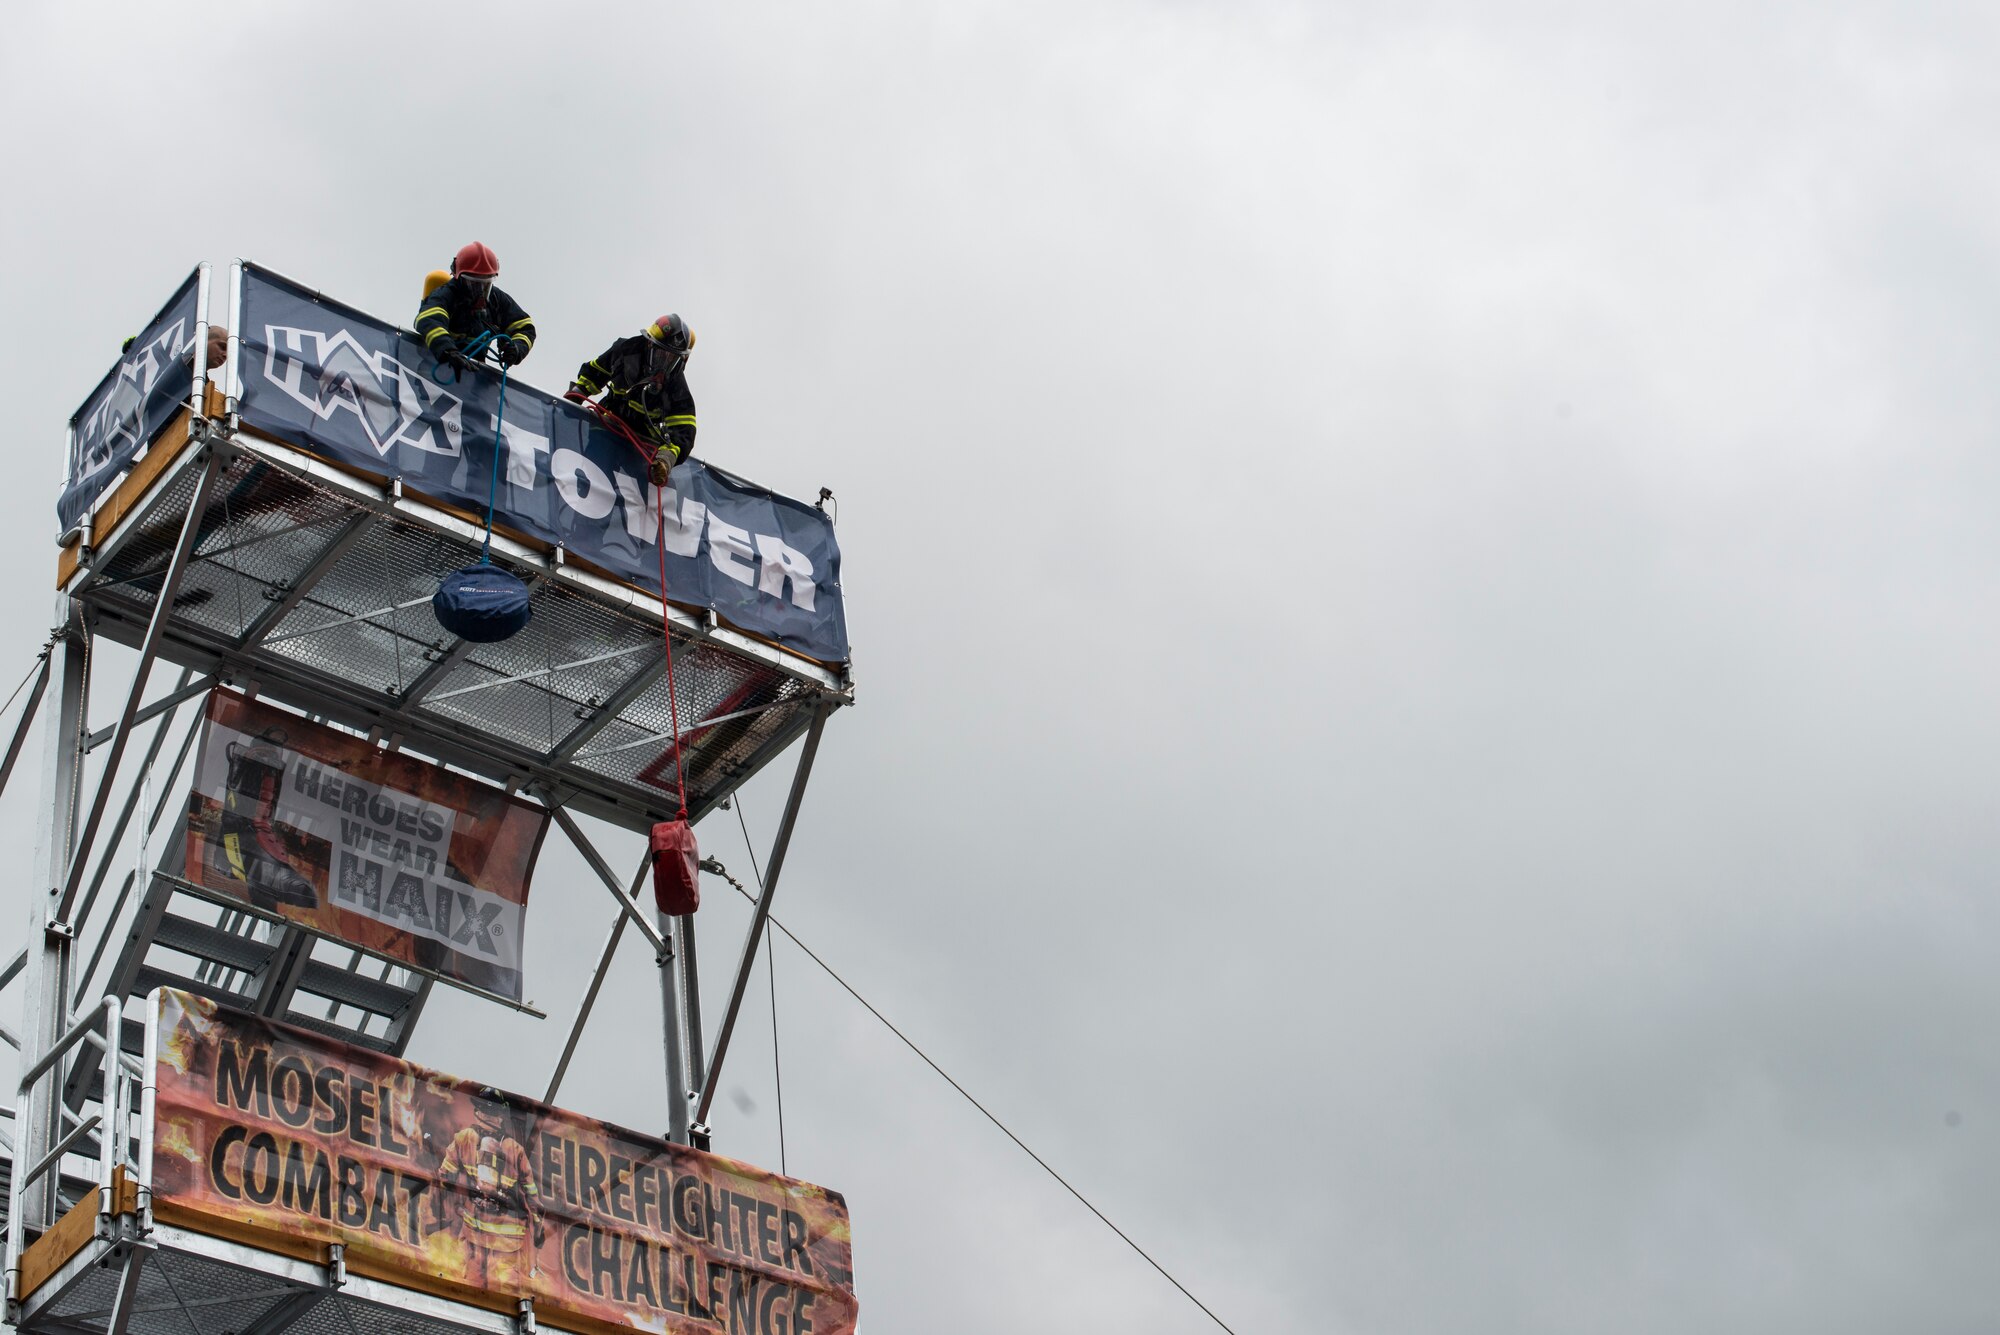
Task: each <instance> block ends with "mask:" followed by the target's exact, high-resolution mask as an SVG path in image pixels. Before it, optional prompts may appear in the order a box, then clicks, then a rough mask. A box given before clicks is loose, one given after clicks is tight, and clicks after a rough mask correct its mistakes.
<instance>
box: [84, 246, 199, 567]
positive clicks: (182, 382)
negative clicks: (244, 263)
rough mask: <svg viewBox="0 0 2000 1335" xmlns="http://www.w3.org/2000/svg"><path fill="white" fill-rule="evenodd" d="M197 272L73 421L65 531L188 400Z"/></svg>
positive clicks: (197, 280)
mask: <svg viewBox="0 0 2000 1335" xmlns="http://www.w3.org/2000/svg"><path fill="white" fill-rule="evenodd" d="M200 276H201V271H200V270H199V269H197V270H195V272H193V273H191V274H189V275H188V277H187V281H186V282H185V283H182V284H181V286H180V290H179V291H178V292H176V293H174V295H173V298H172V300H170V301H168V302H167V304H166V305H165V306H164V307H163V308H161V310H160V313H159V314H158V315H155V316H154V317H153V320H152V323H150V324H148V325H147V326H146V327H145V328H144V329H143V330H141V331H140V333H139V336H138V337H137V338H135V339H133V340H132V347H131V349H130V350H129V351H128V352H126V353H125V355H124V356H123V357H121V358H120V359H119V361H118V365H116V366H114V367H112V368H111V373H110V374H109V375H107V376H105V377H104V379H103V380H101V381H99V382H98V385H97V388H96V389H94V390H92V391H91V392H90V397H89V398H87V399H85V400H84V401H83V407H81V408H79V409H77V410H76V416H74V417H72V418H70V419H69V424H70V444H69V472H68V473H67V475H66V476H65V477H64V479H63V490H62V496H61V497H60V498H59V499H58V500H57V501H56V517H57V518H58V519H59V520H61V521H62V531H63V532H64V533H67V532H69V531H70V530H71V529H73V528H75V527H76V526H77V524H78V523H79V522H81V521H82V519H83V517H84V516H85V515H87V514H89V513H90V511H91V509H92V508H93V507H94V506H95V505H96V504H97V500H98V497H100V496H102V495H103V494H104V492H105V491H106V490H107V489H108V488H109V487H110V486H111V484H112V483H113V482H115V481H117V479H118V476H119V474H121V473H123V472H124V471H125V470H126V469H127V468H128V467H130V466H131V464H132V461H133V459H135V458H137V457H138V454H139V450H140V449H141V448H142V447H143V446H144V445H145V444H146V442H147V441H149V440H151V439H152V438H153V437H154V436H155V435H158V434H159V431H160V428H161V427H163V426H165V425H166V424H167V422H168V421H169V420H171V419H172V417H173V415H174V414H175V413H177V412H179V411H180V410H181V405H183V404H185V403H186V402H187V401H188V396H189V393H190V391H192V390H193V388H194V362H193V359H192V358H190V357H189V356H188V354H189V352H190V351H191V350H192V349H193V347H194V326H195V319H196V311H195V299H196V296H197V294H198V293H199V291H200V287H201V284H200V281H199V280H200Z"/></svg>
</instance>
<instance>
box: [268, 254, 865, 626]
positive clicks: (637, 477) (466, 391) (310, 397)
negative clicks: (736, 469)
mask: <svg viewBox="0 0 2000 1335" xmlns="http://www.w3.org/2000/svg"><path fill="white" fill-rule="evenodd" d="M240 318H241V321H242V329H241V331H240V332H241V335H242V353H241V356H242V363H241V365H242V385H243V393H242V401H241V404H240V408H241V415H242V419H243V421H244V423H245V424H246V425H248V426H250V427H252V428H254V429H255V430H258V431H262V432H264V433H266V434H268V435H270V436H273V437H275V438H277V439H279V440H283V441H286V442H288V443H290V444H293V445H296V446H298V447H299V448H300V449H304V450H309V451H311V452H312V453H314V454H318V455H321V456H323V457H325V458H328V459H331V460H334V461H336V462H338V463H342V464H345V465H347V466H349V467H352V468H357V469H361V470H364V471H367V472H370V473H375V474H380V475H382V476H385V477H401V478H402V479H403V481H404V485H405V486H406V487H408V488H409V489H411V490H413V491H418V492H421V493H423V494H424V495H426V496H429V497H431V498H433V499H435V500H439V501H442V502H445V503H446V504H449V505H454V506H458V507H461V508H463V509H466V510H469V511H473V512H475V513H477V514H481V515H484V514H485V512H486V504H487V496H488V491H489V487H490V486H493V485H494V483H493V481H492V468H493V456H494V447H495V442H496V433H495V430H494V413H495V411H496V409H497V408H498V407H499V399H500V377H499V373H498V372H497V371H494V370H491V369H481V370H478V371H471V372H467V373H466V374H465V375H464V376H463V378H453V377H452V376H451V375H449V374H447V376H446V380H445V382H444V383H442V384H440V383H439V382H438V380H437V379H435V378H434V376H433V372H436V371H438V363H437V361H436V360H435V359H434V358H432V357H431V356H430V355H429V354H428V353H426V352H425V351H424V349H423V346H422V345H421V344H420V343H418V342H417V341H416V340H415V339H414V338H413V337H412V336H410V335H409V334H407V333H405V332H404V331H402V330H400V329H397V328H395V327H394V326H392V325H388V324H385V323H383V322H382V321H380V320H377V319H375V318H374V317H372V316H368V315H364V314H362V313H361V312H359V311H356V310H353V309H352V308H350V307H347V306H342V305H340V304H338V303H336V302H333V301H329V300H328V299H326V298H325V297H321V296H319V295H317V294H315V293H312V292H308V291H307V290H306V289H304V288H301V287H299V286H297V285H296V284H293V283H291V282H288V281H287V280H285V279H282V278H279V277H277V276H275V275H273V274H270V273H266V272H263V271H262V270H259V269H256V268H253V267H251V266H249V265H246V266H244V270H243V307H242V311H241V314H240ZM506 415H507V420H506V422H505V424H504V436H502V437H501V439H502V441H503V444H502V446H501V451H500V453H501V461H500V462H501V468H500V475H499V478H498V482H497V488H498V490H497V494H496V497H495V514H494V519H495V522H496V524H498V525H500V526H502V527H506V528H511V529H513V530H515V531H516V532H520V533H524V534H527V535H529V536H530V537H533V538H537V539H540V540H541V541H543V542H548V543H560V544H561V545H562V546H563V547H564V548H565V549H566V550H567V551H569V552H570V553H571V554H573V555H575V556H579V557H582V558H583V559H584V560H586V561H590V562H592V563H594V564H596V565H598V566H601V567H602V568H604V569H605V570H608V571H610V572H611V573H612V574H613V575H614V576H616V577H617V578H619V579H622V580H625V581H628V582H630V583H632V584H635V585H637V586H639V587H640V588H643V589H646V590H648V591H650V592H654V593H657V592H659V587H660V575H659V555H658V553H657V551H656V550H655V540H656V535H657V533H658V532H659V525H658V520H657V519H656V512H655V508H654V507H655V505H656V504H658V503H659V502H661V501H662V500H664V503H665V508H666V549H667V584H668V587H669V590H670V593H671V596H672V598H673V600H674V601H675V602H679V603H689V604H694V605H697V606H701V607H707V608H710V609H712V610H713V611H714V612H715V613H716V614H717V615H718V616H720V617H721V618H722V619H723V620H724V621H726V622H728V623H729V624H730V625H732V626H734V627H736V628H737V629H739V630H742V631H746V632H748V633H750V634H752V635H757V636H761V637H762V638H764V639H767V640H771V641H774V642H776V643H778V644H782V645H785V646H786V647H788V648H791V649H795V650H797V651H798V652H800V653H802V654H805V655H807V656H809V657H812V658H816V659H820V660H822V661H824V662H845V661H846V660H847V621H846V614H845V612H844V611H843V609H842V607H841V595H840V547H839V544H838V543H836V542H835V541H834V535H833V524H832V522H831V521H830V520H829V519H828V518H827V516H826V515H825V514H824V513H822V512H821V511H819V510H818V509H815V508H814V507H813V506H810V505H807V504H805V503H804V502H803V501H797V500H793V499H792V498H790V497H787V496H780V495H778V494H777V493H775V492H771V491H766V490H765V489H763V488H761V487H758V486H755V485H753V484H751V483H749V482H746V481H744V480H743V479H741V478H738V477H735V476H732V475H731V474H729V473H725V472H723V471H722V470H721V469H717V468H710V467H708V466H707V465H705V464H703V463H701V462H699V461H689V462H687V463H684V464H682V465H681V466H680V467H678V468H676V469H675V470H674V472H673V476H672V479H671V481H670V482H669V484H668V486H667V487H666V488H664V489H662V488H660V487H657V486H655V485H654V484H653V483H651V482H650V481H648V479H647V476H646V463H647V461H646V460H645V459H643V458H641V457H639V455H638V453H637V451H635V450H634V449H633V448H632V446H631V445H630V444H629V443H627V442H626V441H624V440H623V439H621V438H620V437H618V436H616V435H613V434H612V433H611V432H610V431H609V430H607V429H606V428H604V427H602V426H600V425H598V423H597V420H596V418H595V417H594V416H593V415H592V414H590V413H589V412H587V411H585V410H584V409H581V408H579V407H577V406H576V405H574V404H572V403H568V402H566V401H564V400H562V399H558V398H555V397H553V396H551V395H548V394H545V393H543V392H542V391H540V390H538V389H534V388H532V387H530V386H528V385H525V384H523V383H521V382H520V381H519V380H514V379H510V380H509V381H508V384H507V402H506ZM663 490H664V495H662V492H663Z"/></svg>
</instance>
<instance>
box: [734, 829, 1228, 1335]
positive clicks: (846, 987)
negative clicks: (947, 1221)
mask: <svg viewBox="0 0 2000 1335" xmlns="http://www.w3.org/2000/svg"><path fill="white" fill-rule="evenodd" d="M729 801H730V804H731V805H732V806H734V807H735V808H736V819H737V820H738V821H739V822H741V821H742V820H743V794H742V793H741V792H740V791H738V792H736V793H733V794H731V796H730V799H729ZM743 842H744V845H745V847H748V846H749V842H750V828H749V826H747V825H745V826H744V827H743ZM704 863H705V864H707V863H713V864H714V865H713V866H712V867H711V866H707V865H704V867H703V870H705V871H713V872H715V873H716V874H717V875H720V876H721V877H722V879H723V880H725V881H727V882H729V884H731V885H733V886H735V887H736V893H737V894H739V895H741V896H743V898H745V899H747V900H749V901H750V902H751V903H752V904H755V903H756V902H757V898H756V896H754V895H752V894H751V893H750V892H749V891H748V890H746V889H744V888H743V883H742V882H741V881H739V880H737V879H736V878H735V877H733V876H731V875H730V874H729V871H728V869H727V868H725V867H724V866H723V865H722V863H721V862H719V861H717V860H716V859H715V858H712V857H711V858H707V859H704ZM750 865H751V866H752V867H753V868H754V867H755V866H756V865H757V855H756V854H755V853H754V852H753V853H751V855H750ZM757 879H758V882H759V884H760V885H761V884H762V882H763V877H762V875H761V874H760V875H759V876H758V878H757ZM765 916H766V918H767V920H768V921H769V922H770V924H771V925H772V926H773V927H775V928H777V929H778V930H779V931H781V932H783V933H784V934H785V935H786V937H788V938H789V939H790V940H791V943H792V944H793V945H795V946H797V947H798V948H799V949H800V950H803V951H804V952H805V953H806V957H807V958H808V959H810V960H812V962H813V963H814V964H817V965H819V967H820V968H821V969H822V970H824V971H825V973H826V976H827V977H829V978H831V979H833V981H834V982H836V983H839V984H840V986H841V989H842V990H843V991H845V992H846V993H847V995H848V996H850V997H853V998H854V999H855V1000H856V1001H858V1002H860V1003H861V1006H862V1009H864V1010H866V1011H867V1012H868V1013H869V1014H870V1015H872V1016H874V1017H875V1018H876V1019H878V1020H880V1021H881V1022H882V1027H883V1028H885V1029H887V1030H888V1031H889V1032H890V1033H892V1034H894V1035H895V1036H896V1037H897V1038H899V1039H901V1040H902V1042H903V1046H904V1047H906V1048H908V1049H909V1050H910V1051H912V1052H914V1053H916V1054H917V1056H918V1058H919V1059H920V1060H922V1062H923V1064H924V1065H926V1066H928V1067H930V1068H931V1070H933V1071H935V1072H937V1074H938V1078H939V1079H941V1080H943V1081H944V1082H945V1083H946V1084H947V1085H950V1086H951V1087H952V1088H953V1089H955V1090H957V1091H958V1094H959V1097H960V1098H963V1099H964V1100H965V1101H966V1102H967V1103H969V1104H971V1105H972V1106H973V1107H975V1108H977V1109H978V1110H979V1115H980V1116H982V1117H984V1118H985V1119H986V1120H987V1121H989V1122H991V1123H993V1125H994V1126H996V1127H999V1128H1000V1134H1001V1135H1003V1136H1005V1137H1007V1139H1009V1140H1011V1141H1013V1142H1014V1144H1015V1145H1016V1146H1018V1147H1019V1148H1020V1150H1021V1153H1023V1154H1025V1155H1027V1156H1028V1157H1029V1158H1030V1159H1033V1160H1034V1161H1035V1162H1036V1163H1037V1164H1038V1165H1040V1167H1041V1170H1042V1171H1043V1172H1045V1173H1047V1174H1048V1175H1049V1176H1050V1177H1052V1178H1054V1179H1055V1180H1056V1181H1057V1182H1059V1183H1060V1184H1062V1189H1063V1190H1064V1191H1067V1192H1068V1193H1069V1194H1070V1195H1072V1196H1074V1197H1076V1199H1077V1200H1078V1202H1080V1203H1081V1204H1082V1206H1083V1208H1084V1209H1086V1210H1088V1211H1090V1212H1091V1213H1092V1214H1094V1215H1096V1216H1097V1218H1098V1221H1099V1222H1100V1223H1102V1224H1103V1225H1104V1226H1105V1227H1106V1228H1108V1229H1110V1230H1111V1231H1112V1232H1113V1233H1116V1234H1117V1235H1118V1237H1119V1238H1120V1240H1122V1241H1123V1242H1124V1244H1125V1245H1126V1246H1127V1247H1130V1248H1131V1249H1132V1250H1133V1251H1135V1252H1137V1253H1139V1256H1140V1259H1142V1260H1143V1261H1145V1263H1146V1264H1147V1265H1149V1266H1151V1267H1153V1269H1155V1270H1157V1271H1159V1272H1160V1277H1161V1278H1162V1279H1164V1280H1166V1281H1167V1283H1169V1284H1171V1285H1173V1286H1174V1287H1175V1288H1176V1289H1179V1290H1180V1292H1181V1296H1182V1297H1183V1298H1186V1299H1187V1300H1188V1301H1189V1302H1191V1303H1193V1304H1194V1305H1195V1306H1196V1307H1199V1308H1200V1309H1201V1311H1202V1315H1204V1316H1206V1317H1207V1318H1208V1319H1209V1320H1210V1321H1213V1322H1214V1323H1215V1324H1216V1325H1217V1326H1220V1327H1221V1328H1222V1329H1223V1330H1224V1331H1226V1332H1228V1335H1236V1332H1235V1330H1233V1329H1231V1327H1230V1325H1229V1323H1228V1322H1227V1321H1224V1320H1223V1319H1222V1318H1221V1317H1219V1316H1217V1315H1216V1314H1215V1312H1214V1311H1213V1310H1212V1309H1211V1308H1210V1307H1209V1305H1208V1304H1207V1303H1205V1302H1203V1301H1202V1300H1201V1299H1199V1298H1197V1297H1195V1296H1194V1294H1193V1293H1192V1292H1191V1291H1190V1290H1189V1289H1188V1286H1187V1285H1185V1284H1183V1283H1181V1282H1180V1281H1179V1280H1178V1279H1175V1278H1174V1276H1173V1272H1171V1271H1169V1270H1168V1269H1167V1268H1166V1267H1165V1266H1163V1265H1161V1264H1160V1263H1159V1262H1158V1261H1155V1260H1154V1259H1153V1256H1152V1253H1151V1252H1148V1251H1147V1250H1146V1249H1145V1248H1144V1247H1141V1246H1140V1245H1139V1244H1138V1243H1136V1242H1134V1241H1133V1240H1132V1235H1131V1234H1129V1233H1127V1232H1126V1231H1125V1230H1124V1229H1122V1228H1120V1227H1118V1225H1116V1224H1114V1223H1112V1222H1111V1217H1110V1216H1109V1215H1107V1214H1105V1213H1104V1211H1102V1210H1100V1209H1098V1208H1097V1207H1096V1206H1095V1205H1093V1204H1091V1202H1090V1198H1089V1197H1087V1196H1085V1195H1084V1194H1083V1193H1082V1192H1080V1191H1078V1190H1077V1189H1076V1188H1075V1187H1074V1186H1071V1185H1070V1181H1069V1179H1068V1178H1066V1177H1064V1176H1063V1175H1062V1174H1061V1173H1058V1172H1057V1171H1056V1170H1055V1168H1054V1167H1053V1166H1051V1165H1050V1163H1049V1161H1048V1160H1047V1159H1044V1158H1043V1157H1042V1156H1041V1155H1039V1154H1037V1153H1035V1151H1034V1150H1033V1149H1031V1148H1029V1146H1028V1142H1027V1141H1025V1140H1022V1139H1021V1138H1020V1137H1019V1136H1017V1135H1015V1134H1014V1132H1013V1130H1012V1129H1011V1128H1009V1127H1008V1125H1007V1124H1006V1123H1005V1122H1003V1121H1001V1120H1000V1119H999V1118H998V1117H995V1116H994V1115H993V1113H992V1112H991V1110H989V1109H988V1108H987V1106H986V1105H985V1104H983V1103H981V1102H980V1101H979V1100H978V1099H975V1098H974V1097H972V1091H970V1090H968V1089H967V1088H966V1087H965V1086H964V1085H961V1084H959V1083H958V1081H956V1080H954V1079H952V1078H951V1074H950V1073H949V1072H948V1071H946V1070H945V1069H944V1067H942V1066H939V1065H938V1064H937V1063H936V1062H934V1061H932V1060H931V1056H930V1054H929V1053H927V1052H925V1051H924V1050H923V1049H922V1048H920V1047H918V1046H917V1045H916V1043H915V1041H914V1040H912V1039H911V1038H910V1036H909V1035H908V1034H906V1033H904V1032H903V1031H902V1030H900V1029H898V1028H897V1027H896V1026H895V1025H894V1024H893V1023H891V1022H890V1019H889V1017H888V1016H886V1015H884V1014H883V1013H882V1012H881V1011H878V1010H876V1009H875V1006H874V1003H872V1002H870V1001H869V1000H868V998H866V997H864V996H862V995H861V994H860V993H859V992H857V991H855V990H854V985H853V984H852V983H850V982H848V981H847V980H846V979H845V978H842V977H841V976H840V975H839V974H838V973H836V972H834V968H833V966H832V965H831V964H828V963H827V962H826V961H825V960H823V959H821V958H820V957H819V955H818V953H817V952H815V951H814V950H813V948H812V947H811V946H809V945H807V944H806V943H805V942H803V941H801V940H799V938H798V935H797V933H795V932H793V931H792V929H791V928H789V927H787V926H785V924H784V923H782V922H780V921H778V915H777V914H775V913H772V914H767V915H765Z"/></svg>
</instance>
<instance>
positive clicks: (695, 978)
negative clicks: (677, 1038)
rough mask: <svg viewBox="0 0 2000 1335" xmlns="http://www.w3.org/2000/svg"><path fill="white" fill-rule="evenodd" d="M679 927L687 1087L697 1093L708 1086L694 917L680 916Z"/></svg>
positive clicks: (690, 915) (690, 914)
mask: <svg viewBox="0 0 2000 1335" xmlns="http://www.w3.org/2000/svg"><path fill="white" fill-rule="evenodd" d="M679 922H680V925H681V970H680V972H681V1001H682V1004H683V1005H684V1007H685V1008H686V1011H687V1078H688V1083H687V1087H688V1089H689V1090H697V1089H700V1088H701V1087H702V1086H703V1085H704V1084H706V1083H707V1082H708V1059H707V1058H705V1057H703V1056H702V1042H703V1039H702V1033H701V970H700V969H699V968H698V967H697V963H696V962H697V960H698V959H699V958H700V957H699V956H698V955H696V953H695V948H694V915H693V914H692V913H685V914H682V915H681V917H680V919H679Z"/></svg>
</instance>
